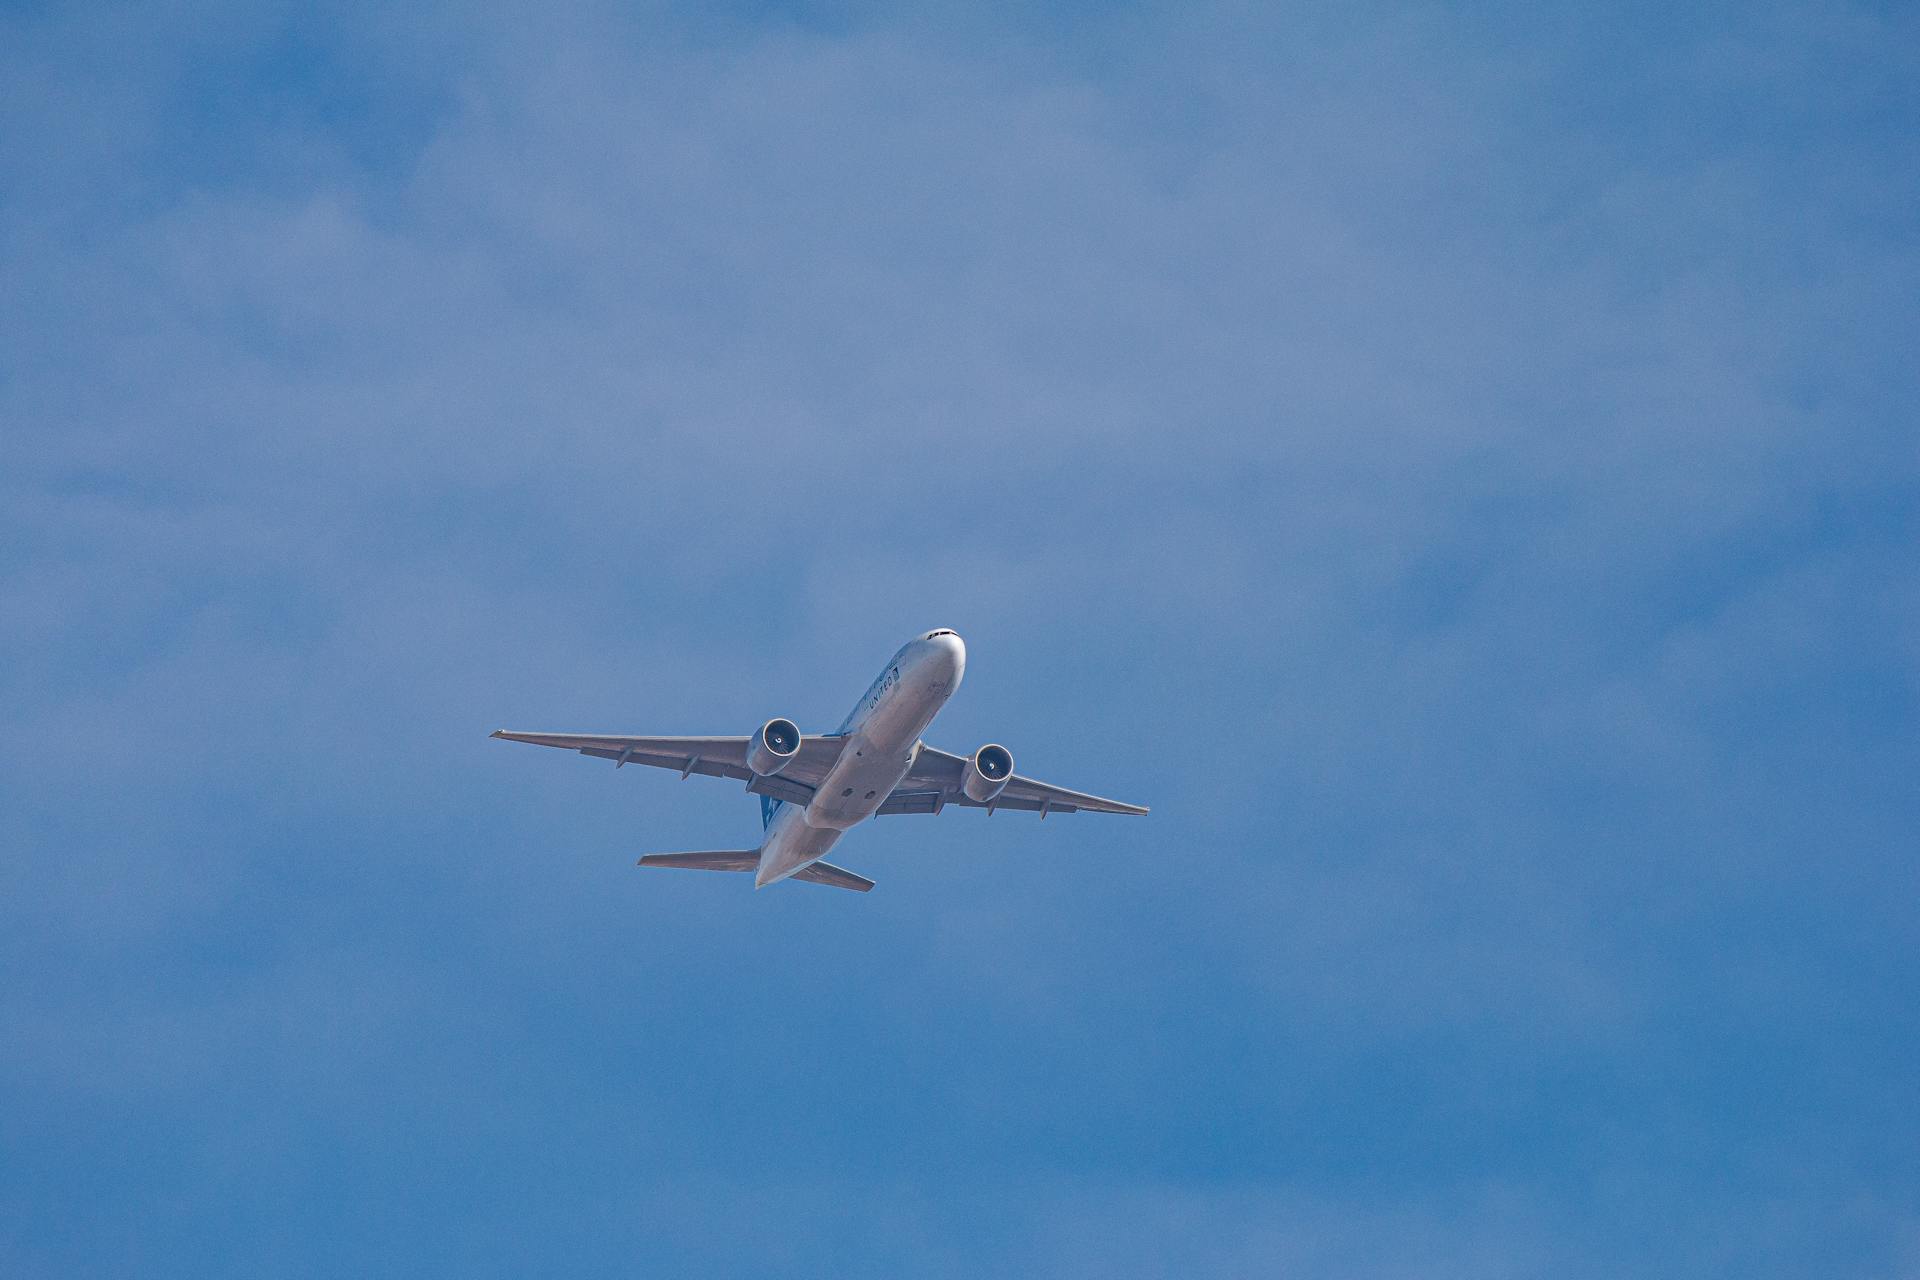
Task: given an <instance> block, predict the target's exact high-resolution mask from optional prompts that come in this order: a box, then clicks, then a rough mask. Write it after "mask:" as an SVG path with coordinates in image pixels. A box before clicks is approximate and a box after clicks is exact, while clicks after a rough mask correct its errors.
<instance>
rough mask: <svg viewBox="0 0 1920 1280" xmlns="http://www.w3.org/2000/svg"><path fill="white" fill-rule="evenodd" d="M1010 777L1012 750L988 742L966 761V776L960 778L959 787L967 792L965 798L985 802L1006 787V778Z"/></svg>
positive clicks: (1011, 772) (980, 802)
mask: <svg viewBox="0 0 1920 1280" xmlns="http://www.w3.org/2000/svg"><path fill="white" fill-rule="evenodd" d="M1011 777H1013V752H1011V751H1009V750H1007V749H1006V748H1005V747H1003V746H1001V745H999V744H998V743H994V742H989V743H988V744H987V745H986V746H984V747H982V748H980V749H979V750H978V751H976V752H974V753H973V758H972V759H970V760H968V761H967V776H966V777H965V778H963V779H961V781H960V789H961V790H962V791H964V792H966V793H967V799H969V800H972V801H973V802H974V803H976V804H986V803H987V802H988V801H990V800H992V799H993V798H994V797H995V796H997V795H999V794H1000V793H1001V792H1002V791H1005V790H1006V789H1007V780H1008V779H1009V778H1011Z"/></svg>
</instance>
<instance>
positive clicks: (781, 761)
mask: <svg viewBox="0 0 1920 1280" xmlns="http://www.w3.org/2000/svg"><path fill="white" fill-rule="evenodd" d="M799 754H800V726H799V725H797V724H795V723H794V722H793V721H791V720H781V719H778V718H775V719H772V720H769V721H767V722H766V723H765V724H763V725H761V726H760V732H758V733H756V734H754V735H753V737H752V738H751V739H749V740H748V742H747V768H749V769H751V770H753V772H754V775H755V776H756V777H761V778H770V777H772V776H773V775H774V774H776V773H778V772H780V771H781V770H782V769H784V768H786V767H787V766H788V765H790V764H792V763H793V758H794V757H795V756H797V755H799Z"/></svg>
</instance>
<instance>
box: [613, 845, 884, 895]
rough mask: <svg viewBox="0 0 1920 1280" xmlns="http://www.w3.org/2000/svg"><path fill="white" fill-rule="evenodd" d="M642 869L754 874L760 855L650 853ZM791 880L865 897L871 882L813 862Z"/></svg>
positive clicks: (753, 851)
mask: <svg viewBox="0 0 1920 1280" xmlns="http://www.w3.org/2000/svg"><path fill="white" fill-rule="evenodd" d="M640 865H641V866H643V867H682V868H685V869H686V870H689V871H757V870H759V869H760V851H759V850H758V849H707V850H703V851H702V852H700V853H650V854H648V855H647V856H646V857H644V858H642V859H640ZM793 878H794V879H795V880H806V881H810V882H811V883H813V884H824V885H828V886H830V887H831V888H835V889H851V890H853V891H854V892H855V893H865V892H866V891H867V890H869V889H871V888H873V881H871V880H869V879H867V878H866V877H865V876H857V875H855V874H853V872H851V871H848V870H846V869H845V868H843V867H836V866H834V865H833V864H832V863H829V862H815V863H811V864H809V865H807V866H804V867H802V868H800V870H798V871H796V872H794V873H793Z"/></svg>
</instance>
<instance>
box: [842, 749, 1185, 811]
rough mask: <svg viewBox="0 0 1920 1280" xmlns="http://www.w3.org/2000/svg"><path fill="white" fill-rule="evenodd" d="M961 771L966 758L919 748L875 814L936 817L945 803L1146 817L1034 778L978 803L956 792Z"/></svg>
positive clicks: (1016, 779) (1014, 781) (1015, 781)
mask: <svg viewBox="0 0 1920 1280" xmlns="http://www.w3.org/2000/svg"><path fill="white" fill-rule="evenodd" d="M966 772H967V757H965V756H956V755H954V754H952V753H951V752H948V751H942V750H940V749H939V748H938V747H929V746H926V745H925V744H922V745H921V747H920V753H919V754H918V755H917V756H916V757H914V761H913V768H912V769H910V770H908V771H907V776H906V777H905V778H904V779H902V780H901V783H900V785H899V786H897V787H895V788H894V789H893V792H892V793H891V794H890V795H888V796H887V798H886V801H885V802H884V803H883V804H882V805H881V806H880V810H879V812H880V813H881V814H883V815H884V814H890V813H938V812H940V810H942V809H944V808H945V807H946V806H948V805H950V804H957V805H964V806H966V807H967V808H971V809H1025V810H1028V811H1032V812H1038V813H1039V814H1040V816H1041V817H1043V818H1044V817H1046V816H1047V815H1048V814H1050V813H1075V812H1078V811H1080V810H1085V811H1086V812H1088V813H1131V814H1143V813H1145V812H1147V809H1146V806H1145V805H1138V804H1123V803H1122V802H1120V801H1118V800H1108V799H1105V798H1103V797H1101V796H1092V795H1088V794H1087V793H1086V792H1084V791H1069V790H1067V788H1065V787H1056V786H1054V785H1053V784H1052V783H1050V782H1041V781H1040V780H1038V779H1037V778H1023V777H1021V776H1020V775H1019V774H1017V773H1016V774H1014V775H1013V777H1011V778H1009V779H1008V780H1007V786H1006V789H1005V790H1004V791H1002V792H1001V793H1000V794H999V795H998V796H995V797H994V798H993V799H992V800H990V801H988V802H986V803H984V804H982V803H981V802H980V801H978V800H974V799H972V798H970V797H969V796H968V795H967V793H966V792H965V791H963V790H961V787H960V784H961V782H962V780H963V779H964V778H965V777H966Z"/></svg>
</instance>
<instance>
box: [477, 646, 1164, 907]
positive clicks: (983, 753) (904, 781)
mask: <svg viewBox="0 0 1920 1280" xmlns="http://www.w3.org/2000/svg"><path fill="white" fill-rule="evenodd" d="M966 669H967V646H966V645H965V644H963V643H961V640H960V637H959V636H958V635H957V634H955V633H954V632H952V631H949V630H946V629H945V628H941V629H939V630H935V631H929V632H927V633H926V634H925V635H922V636H916V637H915V638H914V639H912V640H909V641H907V643H906V644H904V645H902V646H901V648H900V651H899V652H898V653H896V654H894V655H893V657H892V658H890V659H888V661H887V665H886V668H885V669H884V670H882V671H881V672H880V675H879V676H878V677H877V678H876V679H875V680H874V682H873V684H872V685H871V686H870V687H869V688H868V689H867V691H866V693H864V694H862V695H861V698H860V701H859V702H858V703H856V704H855V705H854V708H853V710H852V711H850V712H848V713H847V718H846V719H845V720H844V721H842V722H841V724H840V727H839V728H838V729H836V730H834V732H832V733H824V734H816V735H814V736H813V737H805V736H803V735H802V734H801V732H800V729H799V726H797V725H796V724H794V722H793V721H791V720H786V719H782V718H780V717H775V718H774V719H772V720H769V721H767V722H766V723H765V724H763V725H761V726H760V728H759V730H758V731H757V732H755V733H753V734H751V735H749V736H747V737H742V738H657V737H623V736H621V735H618V734H591V733H510V732H508V731H507V730H505V729H501V730H499V731H497V732H495V733H494V735H493V736H494V737H496V738H505V739H506V740H508V741H509V742H531V743H534V744H535V745H537V746H542V747H561V748H564V749H566V750H570V751H578V752H579V753H580V754H581V755H585V756H597V757H599V758H601V759H604V760H612V761H613V762H614V767H615V768H616V769H617V768H620V767H621V766H623V765H628V764H650V765H653V766H655V767H656V768H661V769H674V770H678V771H679V774H680V777H681V778H682V779H683V780H684V779H686V778H688V777H690V776H692V775H693V774H696V773H698V774H704V775H706V776H708V777H714V778H734V779H736V780H741V781H744V782H745V783H746V784H747V790H748V791H750V792H752V793H754V794H756V795H758V796H759V797H760V825H761V828H762V830H763V831H764V832H765V835H764V837H763V838H762V840H761V842H760V845H759V847H758V848H755V849H711V850H706V851H703V852H699V853H650V854H647V855H646V856H645V857H643V858H641V859H640V865H641V866H643V867H682V868H687V869H691V870H696V871H751V872H752V873H753V885H754V888H756V889H763V888H765V887H766V886H767V885H770V884H774V883H776V882H777V881H781V880H785V879H788V878H789V877H791V878H792V879H795V880H803V881H806V882H808V883H811V884H823V885H829V886H831V887H833V888H836V889H851V890H853V891H855V892H857V893H865V892H867V891H868V890H869V889H872V888H873V881H871V880H869V879H867V878H866V877H865V876H859V875H855V874H854V873H853V872H851V871H848V870H845V869H844V868H841V867H836V866H834V865H833V864H831V863H828V862H822V861H821V859H822V858H824V857H825V856H826V855H827V852H828V851H829V850H831V849H832V848H833V846H834V844H835V843H837V842H838V841H839V839H840V837H841V836H842V835H844V834H845V833H846V832H847V830H848V829H849V828H851V827H854V826H856V825H858V824H859V823H862V822H865V821H866V820H867V819H868V818H872V817H875V816H884V815H887V814H895V813H939V812H940V811H941V810H942V809H945V808H946V807H948V806H949V805H960V806H963V807H966V808H972V809H985V810H986V811H987V813H988V815H989V816H991V815H992V814H993V812H994V811H995V810H996V809H1023V810H1027V811H1029V812H1038V813H1039V815H1040V817H1041V818H1042V819H1045V818H1046V816H1047V815H1048V814H1050V813H1075V812H1078V811H1080V810H1085V811H1087V812H1089V813H1132V814H1144V813H1146V812H1147V810H1146V808H1145V806H1143V805H1135V804H1122V803H1120V802H1119V801H1118V800H1103V799H1101V798H1100V797H1099V796H1090V795H1086V794H1084V793H1082V792H1079V791H1069V790H1067V789H1066V788H1065V787H1056V786H1052V785H1050V784H1048V783H1045V782H1039V781H1036V780H1034V779H1032V778H1023V777H1021V776H1020V775H1019V774H1017V773H1015V772H1014V771H1013V753H1012V752H1010V751H1008V750H1007V749H1006V748H1005V747H1003V746H1001V745H1000V744H998V743H995V742H990V743H988V744H986V745H985V746H983V747H981V748H980V749H979V750H978V751H975V752H974V753H973V754H972V755H970V756H956V755H952V754H950V753H948V752H945V751H942V750H940V749H939V748H937V747H930V746H928V745H927V744H926V743H924V742H922V741H921V740H920V735H921V734H922V733H924V732H925V731H926V728H927V726H928V725H929V724H932V723H933V718H934V716H936V715H938V714H939V713H940V708H941V707H944V706H945V705H946V704H947V699H949V698H951V697H952V696H953V694H954V690H956V689H958V688H959V687H960V677H961V676H962V675H963V674H965V672H966Z"/></svg>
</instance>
